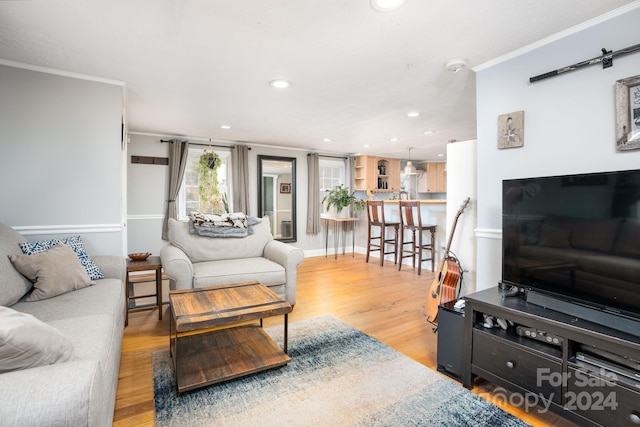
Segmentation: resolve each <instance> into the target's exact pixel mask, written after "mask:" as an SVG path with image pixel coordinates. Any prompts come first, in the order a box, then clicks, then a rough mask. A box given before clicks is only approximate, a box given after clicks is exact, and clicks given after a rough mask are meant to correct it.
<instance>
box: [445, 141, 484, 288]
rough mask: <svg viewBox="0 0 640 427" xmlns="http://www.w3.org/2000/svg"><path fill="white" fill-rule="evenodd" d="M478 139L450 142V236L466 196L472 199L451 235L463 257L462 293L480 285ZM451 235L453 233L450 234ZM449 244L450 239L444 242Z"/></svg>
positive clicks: (454, 251) (455, 248)
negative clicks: (476, 233) (477, 226)
mask: <svg viewBox="0 0 640 427" xmlns="http://www.w3.org/2000/svg"><path fill="white" fill-rule="evenodd" d="M476 163H477V141H476V140H475V139H474V140H470V141H459V142H456V143H453V144H448V145H447V230H446V234H447V236H449V235H450V234H451V232H452V230H453V223H454V221H455V219H456V215H458V212H459V211H460V209H461V207H462V204H463V202H464V200H465V199H466V198H467V197H469V199H470V202H469V204H468V205H467V206H466V207H465V209H464V210H463V211H462V213H461V214H460V216H459V218H458V223H457V226H456V229H455V231H454V233H453V238H452V239H451V251H453V253H454V254H455V255H456V256H457V257H458V259H459V260H460V265H461V267H462V269H463V270H464V271H463V273H462V287H461V288H460V295H461V296H463V295H466V294H469V293H472V292H474V291H475V289H476V242H475V234H474V230H475V229H476V221H477V220H476V216H477V201H478V199H477V185H476V184H477V178H476V176H477V172H476ZM447 238H449V237H447ZM444 244H445V245H446V243H444Z"/></svg>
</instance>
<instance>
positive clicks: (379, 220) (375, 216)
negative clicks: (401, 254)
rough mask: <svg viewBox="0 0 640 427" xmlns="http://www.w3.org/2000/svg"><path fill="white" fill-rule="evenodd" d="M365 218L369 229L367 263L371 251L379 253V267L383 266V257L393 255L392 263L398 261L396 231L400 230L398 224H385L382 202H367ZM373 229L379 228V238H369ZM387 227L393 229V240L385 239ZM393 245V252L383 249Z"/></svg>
mask: <svg viewBox="0 0 640 427" xmlns="http://www.w3.org/2000/svg"><path fill="white" fill-rule="evenodd" d="M367 216H368V217H369V229H368V233H367V259H366V262H369V253H371V252H372V251H380V265H381V266H384V256H385V255H389V254H393V263H394V264H395V263H397V261H398V231H399V229H400V223H399V222H387V221H385V219H384V202H382V200H367ZM373 227H379V228H380V235H379V236H371V229H372V228H373ZM388 227H393V229H394V231H395V233H394V238H393V239H387V238H386V232H387V228H388ZM387 245H393V251H389V252H387V251H386V250H385V247H386V246H387Z"/></svg>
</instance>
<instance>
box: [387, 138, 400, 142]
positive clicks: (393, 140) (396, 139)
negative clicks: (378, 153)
mask: <svg viewBox="0 0 640 427" xmlns="http://www.w3.org/2000/svg"><path fill="white" fill-rule="evenodd" d="M398 141H400V138H391V139H390V140H389V142H398Z"/></svg>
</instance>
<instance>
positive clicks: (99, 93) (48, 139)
mask: <svg viewBox="0 0 640 427" xmlns="http://www.w3.org/2000/svg"><path fill="white" fill-rule="evenodd" d="M122 92H123V90H122V86H120V85H116V84H107V83H101V82H95V81H88V80H81V79H77V78H70V77H64V76H60V75H54V74H48V73H43V72H39V71H31V70H27V69H21V68H15V67H9V66H5V65H0V93H1V94H2V96H0V153H2V155H1V156H0V182H1V183H2V202H1V204H0V222H2V223H4V224H7V225H10V226H13V227H15V228H17V229H18V230H19V231H25V232H26V233H27V234H28V237H29V240H35V239H38V238H40V237H43V238H44V237H48V236H50V237H65V236H66V235H71V234H81V235H82V236H83V238H84V240H85V241H86V242H87V247H88V248H89V250H91V251H92V252H93V253H105V254H106V253H111V254H121V253H122V252H123V247H124V245H123V235H124V233H123V231H122V228H121V224H122V217H123V214H122V212H123V207H122V188H123V185H122V182H123V179H122V147H121V123H122V99H123V98H122ZM88 225H92V227H88ZM33 227H35V228H33ZM62 234H64V236H62Z"/></svg>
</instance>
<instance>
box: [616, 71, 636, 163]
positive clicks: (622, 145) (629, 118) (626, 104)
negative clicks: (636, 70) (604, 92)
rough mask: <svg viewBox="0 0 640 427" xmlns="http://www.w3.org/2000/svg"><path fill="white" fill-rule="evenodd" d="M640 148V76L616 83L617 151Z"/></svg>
mask: <svg viewBox="0 0 640 427" xmlns="http://www.w3.org/2000/svg"><path fill="white" fill-rule="evenodd" d="M639 148H640V75H638V76H633V77H628V78H626V79H622V80H618V81H616V151H629V150H637V149H639Z"/></svg>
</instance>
